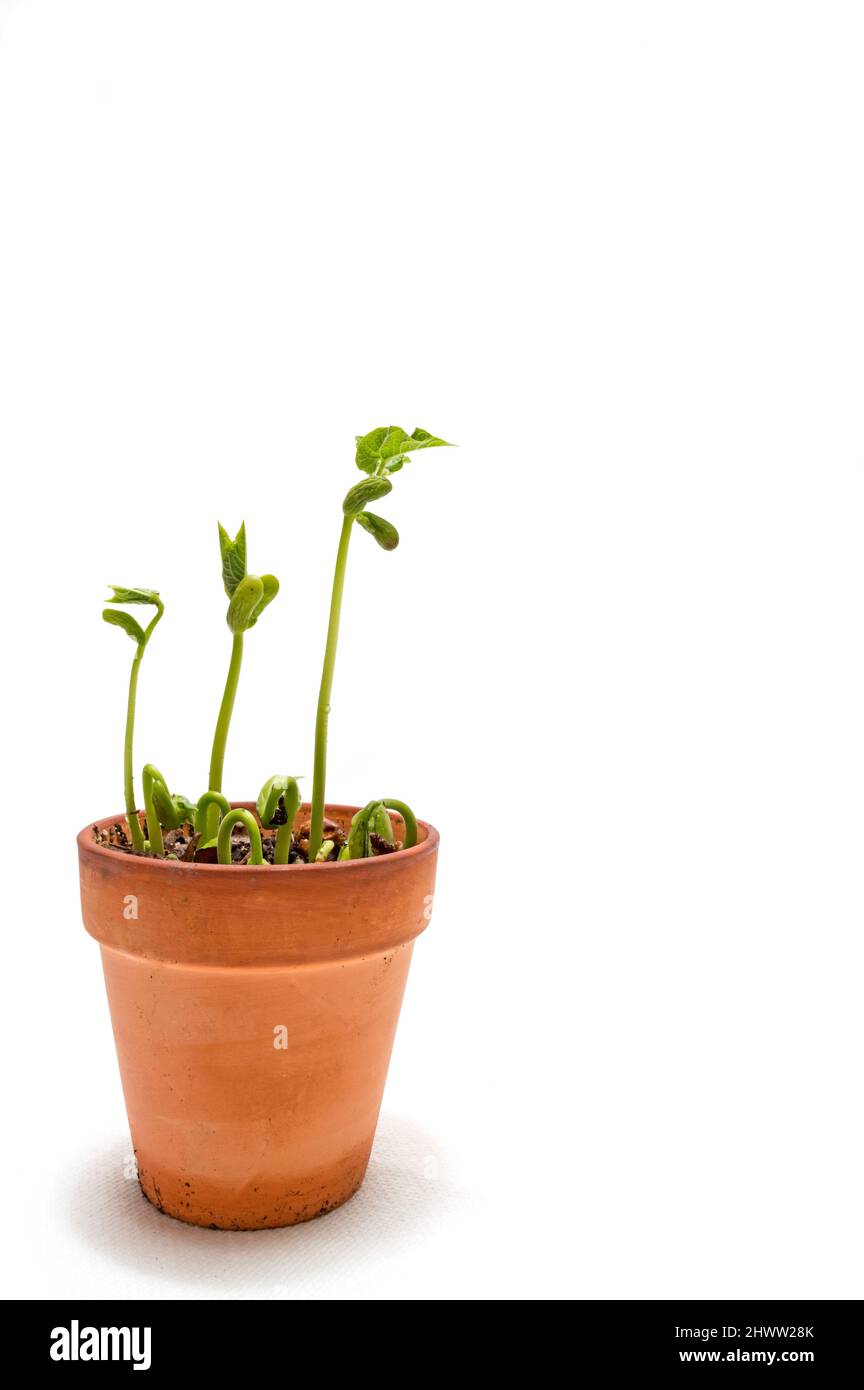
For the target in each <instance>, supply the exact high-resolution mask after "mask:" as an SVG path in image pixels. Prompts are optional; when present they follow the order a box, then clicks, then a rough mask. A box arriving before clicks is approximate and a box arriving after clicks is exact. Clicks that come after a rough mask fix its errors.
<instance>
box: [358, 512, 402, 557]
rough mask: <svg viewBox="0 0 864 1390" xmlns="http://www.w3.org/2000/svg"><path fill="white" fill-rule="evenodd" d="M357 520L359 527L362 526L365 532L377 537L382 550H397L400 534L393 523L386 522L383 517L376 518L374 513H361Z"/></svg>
mask: <svg viewBox="0 0 864 1390" xmlns="http://www.w3.org/2000/svg"><path fill="white" fill-rule="evenodd" d="M355 520H356V521H357V524H358V526H362V527H363V530H364V531H368V532H369V535H370V536H374V537H375V539H376V541H377V542H378V544H379V545H380V547H381V549H382V550H395V549H396V547H397V545H398V544H399V532H398V531H397V530H396V527H395V526H394V525H393V523H392V521H385V520H384V517H383V516H376V515H375V513H374V512H360V513H359V514H358V515H357V517H356V518H355Z"/></svg>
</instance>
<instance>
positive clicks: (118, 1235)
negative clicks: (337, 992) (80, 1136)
mask: <svg viewBox="0 0 864 1390" xmlns="http://www.w3.org/2000/svg"><path fill="white" fill-rule="evenodd" d="M465 1204H466V1194H465V1193H464V1192H461V1191H460V1189H459V1187H458V1184H457V1183H456V1181H455V1180H454V1178H453V1177H452V1176H451V1175H450V1174H449V1172H448V1169H447V1164H446V1161H445V1160H444V1159H443V1158H442V1156H441V1153H440V1148H439V1146H438V1145H437V1143H436V1142H435V1141H434V1140H433V1139H432V1138H431V1137H430V1136H429V1135H428V1134H425V1133H424V1132H423V1131H422V1130H420V1129H418V1128H417V1127H415V1126H413V1125H411V1124H409V1123H408V1122H406V1121H404V1120H399V1119H396V1118H394V1117H392V1116H391V1117H389V1118H388V1117H384V1118H383V1119H382V1121H381V1124H380V1126H379V1131H378V1135H377V1139H376V1144H375V1150H374V1154H373V1157H372V1160H371V1161H370V1165H369V1170H368V1172H367V1176H366V1181H365V1182H364V1184H363V1187H362V1188H361V1189H360V1191H359V1192H358V1193H357V1194H356V1196H355V1197H353V1198H352V1200H351V1201H350V1202H348V1203H347V1204H346V1205H345V1207H344V1208H341V1209H340V1210H338V1211H336V1212H333V1213H331V1214H330V1215H329V1216H327V1217H325V1218H322V1219H320V1220H317V1221H313V1222H309V1223H307V1224H306V1225H304V1226H297V1227H294V1228H293V1229H286V1230H282V1231H251V1232H223V1231H209V1230H200V1229H198V1228H195V1227H191V1226H184V1225H183V1224H182V1223H181V1222H178V1221H174V1220H172V1219H171V1218H170V1217H165V1216H163V1215H161V1214H160V1213H159V1212H158V1211H156V1210H155V1208H154V1207H152V1206H151V1205H150V1203H149V1202H147V1201H145V1199H144V1198H143V1197H142V1196H141V1193H140V1190H139V1188H138V1184H137V1182H136V1180H135V1178H134V1175H133V1169H132V1164H131V1160H130V1156H129V1149H128V1144H121V1143H117V1144H114V1145H113V1146H112V1145H111V1144H106V1145H105V1146H104V1147H103V1148H100V1149H96V1150H94V1151H92V1152H87V1153H86V1154H82V1155H80V1156H79V1157H78V1158H77V1159H76V1160H74V1161H73V1162H72V1163H71V1164H70V1168H69V1171H68V1174H67V1175H66V1177H65V1178H64V1179H63V1181H62V1182H61V1183H60V1185H59V1187H58V1189H57V1192H56V1195H55V1200H54V1202H53V1203H52V1221H51V1232H52V1234H51V1245H50V1259H49V1261H48V1264H47V1267H46V1268H45V1269H44V1271H43V1272H42V1273H41V1274H40V1275H39V1276H38V1278H37V1287H38V1289H39V1296H42V1297H47V1296H57V1297H69V1296H74V1295H76V1294H82V1295H86V1296H87V1297H99V1296H104V1297H110V1296H115V1297H121V1298H133V1297H148V1298H176V1297H186V1298H207V1299H213V1298H217V1299H218V1298H273V1299H280V1298H315V1297H349V1298H353V1297H357V1298H363V1297H366V1296H368V1295H369V1294H371V1293H373V1292H381V1290H382V1289H383V1290H386V1291H389V1293H390V1295H391V1296H398V1294H397V1291H398V1283H399V1274H398V1269H399V1266H400V1264H401V1262H402V1261H403V1260H404V1258H405V1256H406V1254H409V1253H411V1252H415V1253H416V1254H417V1256H418V1257H419V1258H420V1259H421V1260H422V1252H423V1249H424V1247H425V1246H426V1245H427V1244H428V1243H429V1242H430V1241H432V1242H434V1241H436V1240H440V1239H441V1238H442V1237H444V1236H446V1232H447V1229H448V1227H452V1223H453V1221H454V1220H459V1219H460V1216H461V1215H462V1214H464V1210H465ZM388 1266H395V1268H396V1274H395V1276H394V1274H393V1273H392V1272H391V1273H390V1274H388V1272H387V1271H388ZM16 1282H17V1279H16ZM19 1287H20V1284H19ZM32 1291H33V1290H31V1292H32Z"/></svg>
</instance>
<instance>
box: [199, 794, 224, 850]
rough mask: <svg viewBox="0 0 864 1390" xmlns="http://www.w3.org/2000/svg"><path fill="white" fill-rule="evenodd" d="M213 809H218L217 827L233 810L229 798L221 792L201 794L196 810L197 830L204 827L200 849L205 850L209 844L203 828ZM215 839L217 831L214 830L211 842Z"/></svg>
mask: <svg viewBox="0 0 864 1390" xmlns="http://www.w3.org/2000/svg"><path fill="white" fill-rule="evenodd" d="M211 807H215V808H216V816H217V820H216V824H217V825H218V824H219V818H221V817H222V816H227V814H228V812H229V811H230V810H231V804H230V802H229V801H228V798H227V797H225V796H223V795H222V793H221V792H203V793H202V794H201V796H200V797H199V798H198V805H197V806H196V808H195V829H196V830H197V829H198V828H199V826H200V827H202V832H201V839H200V840H199V841H198V844H199V848H203V846H204V845H205V844H206V843H207V841H206V840H205V839H204V833H203V826H204V824H205V822H206V820H207V813H208V811H209V810H210V808H211ZM215 838H216V831H215V829H214V832H213V834H212V835H211V836H210V840H211V841H212V840H214V839H215Z"/></svg>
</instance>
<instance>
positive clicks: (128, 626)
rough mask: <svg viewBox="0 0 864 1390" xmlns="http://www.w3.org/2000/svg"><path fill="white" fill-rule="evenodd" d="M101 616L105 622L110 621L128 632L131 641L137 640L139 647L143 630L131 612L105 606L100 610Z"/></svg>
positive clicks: (142, 638)
mask: <svg viewBox="0 0 864 1390" xmlns="http://www.w3.org/2000/svg"><path fill="white" fill-rule="evenodd" d="M102 617H103V618H104V619H105V621H106V623H111V624H112V625H113V626H114V627H122V629H123V631H124V632H128V634H129V636H130V637H131V638H132V641H133V642H137V643H138V645H139V647H140V646H141V644H142V643H143V641H144V630H143V628H142V627H141V624H140V623H139V622H138V621H137V619H136V618H133V617H132V614H131V613H124V612H123V610H122V608H105V609H103V610H102Z"/></svg>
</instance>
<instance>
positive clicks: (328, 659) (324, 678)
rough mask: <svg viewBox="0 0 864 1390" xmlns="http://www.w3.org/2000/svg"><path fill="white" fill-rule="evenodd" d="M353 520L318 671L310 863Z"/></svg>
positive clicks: (318, 827)
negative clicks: (321, 667)
mask: <svg viewBox="0 0 864 1390" xmlns="http://www.w3.org/2000/svg"><path fill="white" fill-rule="evenodd" d="M353 525H354V518H353V517H351V516H346V517H345V520H344V521H343V522H342V532H341V534H340V536H339V549H338V550H337V552H336V569H335V572H334V575H333V592H332V594H331V596H330V622H329V625H328V628H327V644H326V646H325V648H324V668H323V670H322V672H321V688H320V690H319V692H318V712H317V715H316V717H315V767H314V776H313V781H312V812H311V817H310V827H309V862H310V864H312V863H314V862H315V856H316V855H317V853H318V851H319V849H320V848H321V840H322V833H321V832H322V830H323V828H324V791H325V782H326V779H327V726H328V722H329V719H330V693H331V691H332V689H333V671H334V668H335V666H336V646H337V643H338V641H339V619H340V616H341V613H342V594H343V591H344V588H345V571H346V567H347V564H348V545H349V542H350V540H351V528H352V526H353Z"/></svg>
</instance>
